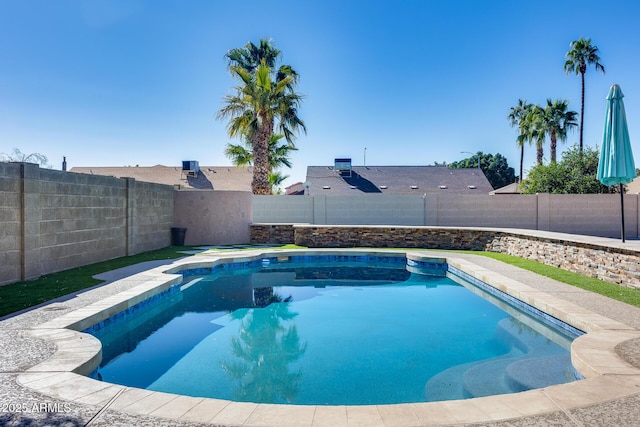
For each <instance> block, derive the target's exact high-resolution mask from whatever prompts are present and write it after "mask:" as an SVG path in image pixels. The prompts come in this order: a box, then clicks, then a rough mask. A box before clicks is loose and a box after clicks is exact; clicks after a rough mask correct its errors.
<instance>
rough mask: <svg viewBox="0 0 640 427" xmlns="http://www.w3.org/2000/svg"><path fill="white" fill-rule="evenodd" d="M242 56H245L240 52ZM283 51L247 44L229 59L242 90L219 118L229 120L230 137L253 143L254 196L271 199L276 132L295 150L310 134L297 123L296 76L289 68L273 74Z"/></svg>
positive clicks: (262, 43) (267, 45)
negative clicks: (271, 154)
mask: <svg viewBox="0 0 640 427" xmlns="http://www.w3.org/2000/svg"><path fill="white" fill-rule="evenodd" d="M243 50H244V52H242V51H243ZM279 56H280V51H279V50H277V49H275V48H274V47H273V46H272V45H271V44H270V42H268V41H265V40H261V41H260V46H259V47H257V46H255V45H253V44H252V43H249V44H248V45H247V47H246V48H245V49H234V50H232V51H230V52H229V53H228V54H227V58H228V59H229V71H230V73H231V75H232V76H233V77H234V78H236V79H238V80H239V82H240V84H239V86H236V87H235V91H236V93H235V94H234V95H227V96H226V97H225V106H224V107H223V108H222V109H220V111H219V112H218V118H229V119H230V120H229V123H228V125H227V130H228V132H229V136H231V137H240V138H242V139H244V140H247V141H249V142H250V145H251V149H252V159H253V166H254V168H253V179H252V181H251V189H252V191H253V193H254V194H271V186H270V184H269V174H270V173H271V171H272V168H271V166H270V163H269V140H270V138H271V135H272V134H273V133H274V130H275V129H276V128H277V129H278V133H279V134H281V135H283V136H284V138H285V139H286V141H287V142H288V143H289V144H290V145H291V146H293V147H295V144H294V140H295V136H296V133H297V132H298V131H299V130H300V129H302V130H303V131H305V132H306V127H305V125H304V122H303V121H302V120H301V119H300V118H299V117H298V106H299V105H300V103H301V101H302V95H300V94H298V93H296V92H295V87H296V84H297V82H298V74H297V73H296V72H295V70H293V68H291V66H289V65H281V66H280V67H279V68H278V69H277V70H276V68H275V64H276V60H277V58H278V57H279Z"/></svg>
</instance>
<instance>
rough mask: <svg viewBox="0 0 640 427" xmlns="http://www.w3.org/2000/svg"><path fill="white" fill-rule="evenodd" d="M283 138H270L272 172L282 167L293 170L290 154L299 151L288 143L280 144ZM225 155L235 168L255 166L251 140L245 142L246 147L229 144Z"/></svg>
mask: <svg viewBox="0 0 640 427" xmlns="http://www.w3.org/2000/svg"><path fill="white" fill-rule="evenodd" d="M282 138H284V135H279V134H277V133H274V134H272V135H271V137H269V166H270V167H271V169H272V170H273V169H278V168H281V167H287V168H291V159H290V158H289V156H290V152H291V151H297V150H298V149H297V148H296V147H295V146H294V145H291V144H290V143H288V142H286V143H284V144H280V140H281V139H282ZM224 154H225V155H226V156H227V157H228V158H229V159H231V162H232V163H233V164H234V166H250V165H252V164H253V148H252V146H251V141H249V140H245V143H244V146H243V145H236V144H227V147H226V148H225V150H224Z"/></svg>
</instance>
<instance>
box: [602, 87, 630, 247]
mask: <svg viewBox="0 0 640 427" xmlns="http://www.w3.org/2000/svg"><path fill="white" fill-rule="evenodd" d="M623 97H624V95H623V94H622V90H621V89H620V86H618V85H616V84H614V85H612V86H611V89H609V94H608V95H607V111H606V113H605V121H604V133H603V136H602V147H601V149H600V160H599V162H598V175H597V176H598V180H599V181H600V182H602V183H603V184H604V185H619V186H620V212H621V214H620V217H621V221H622V224H621V225H622V241H623V242H624V187H623V185H624V184H628V183H630V182H631V181H633V179H634V178H635V177H636V166H635V163H634V162H633V152H632V151H631V140H630V139H629V130H628V129H627V117H626V114H625V111H624V102H623V101H622V98H623Z"/></svg>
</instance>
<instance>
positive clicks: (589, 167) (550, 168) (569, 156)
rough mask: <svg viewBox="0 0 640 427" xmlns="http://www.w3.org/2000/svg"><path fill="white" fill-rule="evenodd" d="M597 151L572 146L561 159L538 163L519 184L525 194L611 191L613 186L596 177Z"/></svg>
mask: <svg viewBox="0 0 640 427" xmlns="http://www.w3.org/2000/svg"><path fill="white" fill-rule="evenodd" d="M598 157H599V153H598V150H595V149H593V148H589V147H587V148H585V149H584V150H581V149H580V148H579V146H573V147H572V148H571V149H569V150H567V151H565V152H564V154H563V155H562V160H561V161H559V162H551V163H550V164H548V165H537V166H535V167H534V168H533V169H531V170H530V171H529V174H528V176H527V179H525V180H524V181H523V182H522V184H521V185H520V191H521V192H522V193H524V194H535V193H551V194H592V193H612V192H615V189H614V188H613V187H608V186H606V185H603V184H602V183H601V182H600V181H598V178H597V177H596V174H597V171H598Z"/></svg>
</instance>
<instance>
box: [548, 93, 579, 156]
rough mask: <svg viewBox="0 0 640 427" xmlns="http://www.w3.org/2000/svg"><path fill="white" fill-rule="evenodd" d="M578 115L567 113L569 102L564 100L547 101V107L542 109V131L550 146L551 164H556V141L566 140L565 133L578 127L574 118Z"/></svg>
mask: <svg viewBox="0 0 640 427" xmlns="http://www.w3.org/2000/svg"><path fill="white" fill-rule="evenodd" d="M577 115H578V113H576V112H575V111H569V101H567V100H565V99H556V100H555V101H551V99H549V98H548V99H547V105H546V106H545V107H544V115H543V117H544V126H543V128H544V131H545V132H546V133H548V134H549V139H550V141H551V142H550V146H549V157H550V160H551V163H555V162H556V149H557V141H558V140H560V141H562V142H564V141H566V140H567V133H568V131H569V130H570V129H572V128H574V127H576V126H578V124H577V123H576V116H577Z"/></svg>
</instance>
